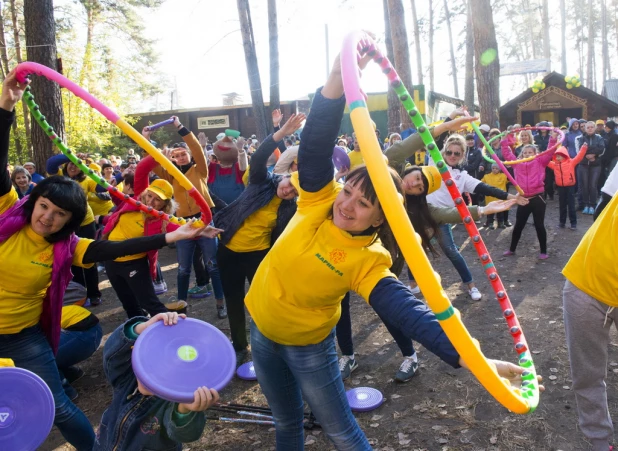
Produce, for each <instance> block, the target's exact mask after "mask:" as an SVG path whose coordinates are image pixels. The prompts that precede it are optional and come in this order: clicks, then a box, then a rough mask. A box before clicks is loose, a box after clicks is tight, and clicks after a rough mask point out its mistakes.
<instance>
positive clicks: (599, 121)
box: [596, 119, 605, 125]
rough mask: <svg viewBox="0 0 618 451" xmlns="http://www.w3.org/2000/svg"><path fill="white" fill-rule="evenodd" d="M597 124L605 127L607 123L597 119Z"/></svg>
mask: <svg viewBox="0 0 618 451" xmlns="http://www.w3.org/2000/svg"><path fill="white" fill-rule="evenodd" d="M596 124H597V125H605V121H604V120H603V119H597V121H596Z"/></svg>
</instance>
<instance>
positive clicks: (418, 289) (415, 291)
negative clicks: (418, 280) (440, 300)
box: [410, 285, 421, 294]
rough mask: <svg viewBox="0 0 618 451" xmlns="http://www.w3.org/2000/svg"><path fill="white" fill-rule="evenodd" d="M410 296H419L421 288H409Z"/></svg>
mask: <svg viewBox="0 0 618 451" xmlns="http://www.w3.org/2000/svg"><path fill="white" fill-rule="evenodd" d="M410 291H411V292H412V294H421V288H420V287H419V286H418V285H417V286H415V287H414V288H412V287H410Z"/></svg>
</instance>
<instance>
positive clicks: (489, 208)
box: [484, 199, 517, 215]
mask: <svg viewBox="0 0 618 451" xmlns="http://www.w3.org/2000/svg"><path fill="white" fill-rule="evenodd" d="M516 203H517V201H516V200H515V199H509V200H494V201H493V202H489V203H488V204H487V205H485V210H484V213H485V215H493V214H496V213H500V212H502V211H506V210H508V209H509V208H511V207H512V206H513V205H515V204H516Z"/></svg>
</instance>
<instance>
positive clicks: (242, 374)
mask: <svg viewBox="0 0 618 451" xmlns="http://www.w3.org/2000/svg"><path fill="white" fill-rule="evenodd" d="M236 376H238V377H239V378H241V379H244V380H246V381H257V376H256V375H255V368H254V367H253V362H247V363H243V364H242V365H240V366H239V367H238V369H237V370H236Z"/></svg>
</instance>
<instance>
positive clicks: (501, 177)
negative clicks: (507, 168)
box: [481, 163, 508, 230]
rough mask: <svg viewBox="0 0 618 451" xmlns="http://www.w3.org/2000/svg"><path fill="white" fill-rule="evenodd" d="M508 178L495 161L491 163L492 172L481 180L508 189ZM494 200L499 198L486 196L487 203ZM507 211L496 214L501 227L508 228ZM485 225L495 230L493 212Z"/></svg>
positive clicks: (504, 189)
mask: <svg viewBox="0 0 618 451" xmlns="http://www.w3.org/2000/svg"><path fill="white" fill-rule="evenodd" d="M507 181H508V180H507V178H506V175H505V174H504V173H503V172H502V171H500V167H499V166H498V165H497V164H496V163H493V164H492V165H491V172H490V173H489V174H485V176H484V177H483V178H482V179H481V182H483V183H486V184H488V185H489V186H493V187H494V188H499V189H501V190H503V191H506V183H507ZM494 200H498V199H496V198H495V197H485V205H487V204H488V203H490V202H492V201H494ZM506 214H507V212H504V211H502V212H500V213H496V216H497V217H498V218H497V219H498V227H500V228H501V229H506V224H505V222H506V220H507V219H508V217H507V216H506ZM485 227H487V228H488V229H491V230H495V229H496V226H495V225H494V215H493V214H489V215H487V221H486V222H485Z"/></svg>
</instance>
